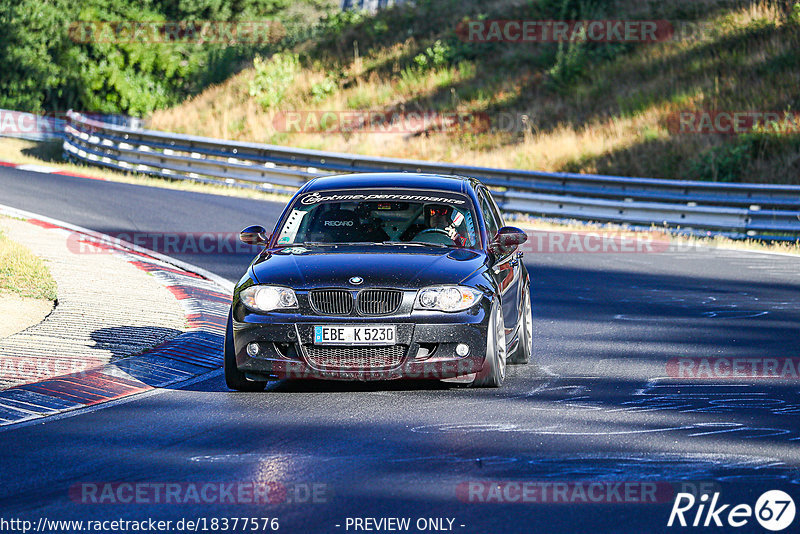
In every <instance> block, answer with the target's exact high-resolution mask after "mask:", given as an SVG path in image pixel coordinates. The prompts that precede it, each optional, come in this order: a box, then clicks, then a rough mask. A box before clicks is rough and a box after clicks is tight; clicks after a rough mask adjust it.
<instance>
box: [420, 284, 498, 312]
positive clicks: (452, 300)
mask: <svg viewBox="0 0 800 534" xmlns="http://www.w3.org/2000/svg"><path fill="white" fill-rule="evenodd" d="M481 296H483V293H481V292H480V291H478V290H477V289H472V288H471V287H464V286H434V287H426V288H423V289H420V290H419V292H418V293H417V299H416V301H415V302H414V309H417V310H439V311H444V312H456V311H463V310H466V309H469V308H471V307H472V306H473V305H474V304H475V303H476V302H478V301H479V300H480V299H481Z"/></svg>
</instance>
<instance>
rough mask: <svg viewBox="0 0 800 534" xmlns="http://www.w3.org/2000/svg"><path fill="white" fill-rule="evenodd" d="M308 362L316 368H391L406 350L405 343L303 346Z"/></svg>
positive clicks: (399, 362) (395, 365)
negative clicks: (362, 345) (360, 345)
mask: <svg viewBox="0 0 800 534" xmlns="http://www.w3.org/2000/svg"><path fill="white" fill-rule="evenodd" d="M303 348H304V350H305V352H306V356H307V357H308V363H310V364H311V365H312V366H313V367H315V368H317V369H351V370H356V369H358V370H369V369H391V368H393V367H397V366H399V365H400V364H401V363H402V361H403V355H404V354H405V351H406V346H405V345H388V346H385V347H331V346H328V347H321V346H318V345H306V346H305V347H303Z"/></svg>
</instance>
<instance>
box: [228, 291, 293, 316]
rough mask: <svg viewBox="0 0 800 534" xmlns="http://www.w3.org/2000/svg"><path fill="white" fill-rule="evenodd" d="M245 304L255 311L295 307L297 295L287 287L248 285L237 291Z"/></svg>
mask: <svg viewBox="0 0 800 534" xmlns="http://www.w3.org/2000/svg"><path fill="white" fill-rule="evenodd" d="M239 298H241V299H242V302H243V303H244V305H245V306H247V307H248V308H250V309H251V310H253V311H257V312H271V311H274V310H290V309H292V308H297V295H295V294H294V291H293V290H291V289H289V288H288V287H278V286H260V285H256V286H250V287H248V288H247V289H245V290H243V291H242V292H241V293H239Z"/></svg>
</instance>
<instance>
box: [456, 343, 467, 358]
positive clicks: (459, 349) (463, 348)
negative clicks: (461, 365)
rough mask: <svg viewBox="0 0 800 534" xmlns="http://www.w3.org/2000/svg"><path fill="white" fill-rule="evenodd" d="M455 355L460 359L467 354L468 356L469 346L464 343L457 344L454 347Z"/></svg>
mask: <svg viewBox="0 0 800 534" xmlns="http://www.w3.org/2000/svg"><path fill="white" fill-rule="evenodd" d="M456 354H458V355H459V356H461V357H462V358H463V357H464V356H466V355H467V354H469V345H467V344H465V343H459V344H458V345H456Z"/></svg>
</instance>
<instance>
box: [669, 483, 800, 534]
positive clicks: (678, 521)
mask: <svg viewBox="0 0 800 534" xmlns="http://www.w3.org/2000/svg"><path fill="white" fill-rule="evenodd" d="M719 498H720V494H719V493H714V494H713V496H709V495H708V494H703V495H701V496H700V498H697V497H695V496H694V495H692V494H691V493H678V495H677V496H676V497H675V502H674V503H673V505H672V511H671V512H670V514H669V521H667V526H668V527H671V526H673V525H675V526H681V527H686V526H692V527H723V526H729V527H734V528H739V527H743V526H745V525H747V524H748V523H750V521H751V520H752V519H753V516H755V519H756V521H758V523H759V524H760V525H761V526H762V527H763V528H765V529H767V530H771V531H773V532H779V531H781V530H785V529H787V528H789V526H790V525H791V524H792V522H793V521H794V516H795V511H796V510H795V505H794V500H792V498H791V497H790V496H789V494H788V493H785V492H783V491H780V490H770V491H767V492H765V493H764V494H762V495H761V496H760V497H759V498H758V500H757V501H756V505H755V507H752V506H750V505H749V504H737V505H731V504H721V503H720V502H719Z"/></svg>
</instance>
